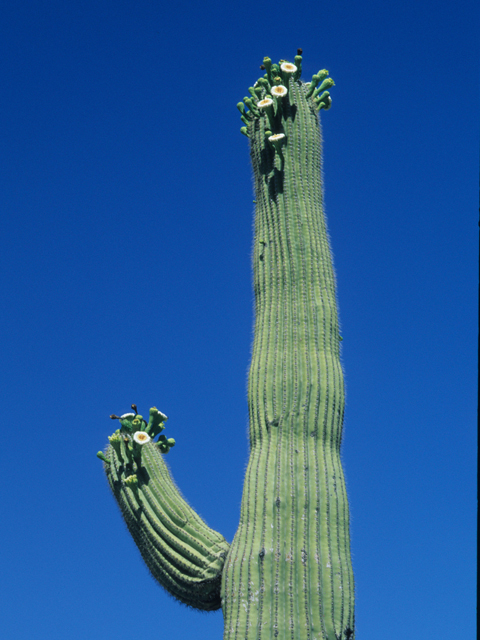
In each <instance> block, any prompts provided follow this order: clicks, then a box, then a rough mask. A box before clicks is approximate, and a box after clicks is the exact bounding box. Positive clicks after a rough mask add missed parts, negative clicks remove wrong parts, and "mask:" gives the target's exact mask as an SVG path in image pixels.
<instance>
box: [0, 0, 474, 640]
mask: <svg viewBox="0 0 480 640" xmlns="http://www.w3.org/2000/svg"><path fill="white" fill-rule="evenodd" d="M162 7H164V8H162ZM0 36H1V37H0V69H1V72H0V73H1V75H0V77H1V97H0V118H1V133H0V137H1V153H0V162H1V168H0V211H1V217H2V222H1V237H0V242H1V251H0V284H1V300H2V305H1V310H0V319H1V334H2V339H1V362H2V372H1V394H2V412H3V416H4V418H3V423H4V428H3V433H4V445H3V456H2V466H1V475H2V478H3V482H2V488H1V492H2V508H3V517H2V524H1V527H0V543H1V549H2V563H1V572H0V628H1V632H0V633H1V637H2V639H3V640H65V639H67V640H70V639H71V640H77V639H78V640H100V639H101V640H105V639H107V640H108V639H109V638H115V640H124V639H125V640H127V639H130V638H142V640H167V639H168V640H184V639H185V638H195V639H196V640H197V639H198V640H204V639H205V640H207V639H208V640H214V639H215V638H216V639H218V640H220V639H221V637H222V628H223V624H222V615H221V612H217V613H215V614H209V615H207V614H200V613H197V612H194V611H190V610H187V609H186V608H184V607H182V606H181V605H180V604H178V603H177V602H176V601H174V600H172V599H171V598H170V597H168V596H167V595H166V594H165V593H164V592H163V591H162V590H161V588H160V587H158V586H157V585H156V584H155V583H154V582H153V580H152V579H151V578H150V576H149V574H148V572H147V570H146V568H145V567H144V566H143V564H142V561H141V559H140V556H139V554H138V552H137V550H136V548H135V546H134V544H133V542H132V541H131V540H130V538H129V534H128V533H127V531H126V529H125V526H124V525H123V523H122V520H121V517H120V513H119V511H118V510H117V507H116V505H115V503H114V501H113V498H112V497H111V495H110V493H109V489H108V486H107V484H106V481H105V479H104V477H103V472H102V464H101V462H100V461H99V460H98V459H97V458H96V457H95V453H96V452H97V451H98V450H99V449H102V448H103V447H104V446H105V443H106V438H107V435H108V434H110V433H111V432H112V430H113V426H114V425H113V423H112V422H111V421H110V420H109V418H108V416H109V414H110V413H123V412H126V411H127V410H128V409H129V407H130V404H131V403H132V402H134V403H136V404H137V405H138V408H139V411H140V412H141V413H142V412H143V413H145V412H147V411H148V408H149V407H150V406H153V405H156V406H157V407H158V408H159V409H161V410H162V411H163V412H165V413H166V414H167V415H169V416H170V420H169V422H168V429H167V432H168V436H169V437H170V436H173V437H175V438H176V440H177V446H176V447H175V449H174V450H173V451H172V452H171V453H170V454H169V457H168V461H169V463H170V467H171V469H172V472H173V475H174V477H175V479H176V481H177V483H178V484H179V486H180V487H181V489H182V492H183V493H184V495H185V496H186V498H187V499H188V500H189V501H190V503H191V504H192V505H193V506H194V507H195V508H196V509H197V510H198V511H199V512H200V513H201V514H202V515H203V516H204V518H205V519H206V520H207V522H208V523H209V524H210V526H212V527H213V528H215V529H217V530H219V531H221V532H222V533H223V534H224V535H225V537H226V538H227V539H228V540H231V539H232V537H233V535H234V533H235V530H236V527H237V523H238V518H239V505H240V499H241V492H242V485H243V474H244V470H245V466H246V462H247V458H248V450H247V438H246V430H247V404H246V376H247V370H248V364H249V357H250V346H251V340H252V325H253V316H252V300H253V294H252V289H251V270H250V251H251V232H252V219H253V204H252V200H253V194H252V179H251V172H250V164H249V154H248V141H247V139H246V138H245V137H244V136H242V135H241V134H240V126H241V124H242V123H241V122H240V119H239V113H238V111H237V109H236V103H237V102H238V101H239V100H241V99H242V98H243V97H244V96H245V95H246V93H247V88H248V86H249V85H251V84H252V82H253V81H255V80H256V79H257V77H258V75H259V69H258V67H259V65H260V64H261V61H262V59H263V57H264V56H265V55H269V56H270V57H272V58H273V59H274V60H278V59H280V58H287V59H288V58H290V59H292V58H293V56H294V55H295V52H296V49H297V47H302V48H303V51H304V78H307V79H309V78H310V77H311V75H312V73H314V72H316V71H317V70H318V69H321V68H324V67H325V68H327V69H328V70H329V71H330V74H331V76H332V77H333V78H334V80H335V82H336V86H335V87H334V89H333V90H332V96H333V108H332V109H331V110H330V111H329V112H328V113H324V115H322V123H323V132H324V141H325V145H324V172H325V184H326V196H325V197H326V206H327V214H328V221H329V230H330V236H331V241H332V247H333V252H334V254H335V268H336V273H337V284H338V299H339V307H340V318H341V322H342V333H343V337H344V341H343V354H342V358H343V364H344V369H345V376H346V382H347V394H348V397H347V411H346V422H345V438H344V446H343V461H344V466H345V472H346V477H347V485H348V490H349V498H350V508H351V516H352V524H351V535H352V550H353V560H354V572H355V578H356V588H357V605H356V606H357V640H367V639H368V640H384V639H385V638H387V637H388V639H389V640H405V638H408V639H409V640H410V639H412V640H413V639H415V638H438V639H443V638H445V639H447V638H448V639H449V640H450V639H454V638H459V639H460V638H461V639H462V640H468V639H469V638H473V637H474V633H475V630H474V622H475V561H476V558H475V551H476V545H475V521H476V515H475V509H476V502H475V492H476V482H475V480H476V467H475V465H476V457H475V456H476V382H477V374H476V361H477V264H478V226H477V220H478V154H479V151H478V142H479V135H478V133H479V127H478V116H479V82H478V79H479V47H478V42H479V7H478V4H477V2H476V1H474V0H457V1H455V2H453V1H450V2H442V1H441V0H440V1H439V0H435V1H434V0H418V1H416V2H413V1H412V2H410V1H407V2H405V1H402V2H399V1H398V0H391V1H390V2H385V1H383V0H382V1H380V0H365V1H364V2H361V3H353V2H348V1H346V0H337V1H336V2H330V3H312V2H306V1H304V0H300V1H296V2H291V3H285V2H275V3H273V2H269V1H268V0H266V1H265V2H258V3H248V2H237V3H230V2H219V1H212V0H206V1H205V2H199V1H196V2H185V3H182V4H178V3H174V2H168V3H167V2H163V3H162V2H159V1H158V0H157V1H155V2H154V1H153V0H152V1H150V0H136V1H135V2H133V1H132V0H116V1H115V2H113V1H111V0H96V1H95V2H92V1H91V0H85V1H83V2H74V1H73V0H72V1H69V2H68V1H67V2H63V1H62V2H61V1H51V0H41V1H31V2H27V1H25V0H17V1H16V2H9V3H5V2H4V3H3V4H2V8H1V10H0ZM322 114H323V112H322ZM167 432H166V433H167Z"/></svg>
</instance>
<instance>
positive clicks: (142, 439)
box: [133, 431, 151, 444]
mask: <svg viewBox="0 0 480 640" xmlns="http://www.w3.org/2000/svg"><path fill="white" fill-rule="evenodd" d="M133 439H134V440H135V442H136V443H137V444H146V443H147V442H150V440H151V438H150V436H149V435H148V433H145V431H137V432H136V433H135V434H134V435H133Z"/></svg>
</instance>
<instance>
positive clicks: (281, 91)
mask: <svg viewBox="0 0 480 640" xmlns="http://www.w3.org/2000/svg"><path fill="white" fill-rule="evenodd" d="M272 94H273V95H274V96H275V97H276V98H283V96H286V95H287V87H284V86H283V84H277V85H276V86H275V87H272Z"/></svg>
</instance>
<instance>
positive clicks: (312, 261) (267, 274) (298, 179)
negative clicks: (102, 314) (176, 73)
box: [99, 50, 354, 640]
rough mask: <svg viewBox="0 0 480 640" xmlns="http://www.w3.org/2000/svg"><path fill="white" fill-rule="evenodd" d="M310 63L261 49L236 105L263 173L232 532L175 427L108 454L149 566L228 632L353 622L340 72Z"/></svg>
mask: <svg viewBox="0 0 480 640" xmlns="http://www.w3.org/2000/svg"><path fill="white" fill-rule="evenodd" d="M301 63H302V56H301V51H300V50H299V51H298V53H297V56H296V57H295V64H293V63H290V62H287V61H284V60H282V61H280V63H279V64H273V63H272V61H271V60H270V58H265V59H264V63H263V65H262V66H263V68H264V69H265V71H266V73H265V75H264V76H263V77H262V78H260V79H259V80H258V81H257V82H256V83H255V85H254V86H253V87H250V88H249V90H248V91H249V94H250V97H247V98H244V100H243V102H241V103H239V104H238V105H237V107H238V109H239V111H240V114H241V120H242V123H243V125H244V126H242V128H241V132H242V133H243V134H244V135H246V136H247V137H248V138H249V141H250V153H251V160H252V166H253V173H254V182H255V201H256V210H255V230H254V242H253V272H254V293H255V334H254V342H253V349H252V360H251V365H250V373H249V382H248V405H249V417H250V429H249V439H250V459H249V463H248V467H247V471H246V475H245V483H244V491H243V497H242V504H241V511H240V523H239V527H238V530H237V533H236V534H235V537H234V540H233V542H232V544H231V545H230V546H229V545H228V543H226V541H225V540H224V539H223V538H222V537H221V536H220V534H217V533H216V532H213V531H212V530H211V529H209V528H208V527H207V525H205V523H203V521H201V522H200V523H199V522H198V521H199V520H200V519H199V518H198V516H196V514H195V515H194V513H193V512H192V510H191V509H190V507H188V505H186V503H185V502H184V500H183V498H181V496H180V495H179V493H178V491H177V489H176V487H175V485H174V484H173V481H172V480H171V478H170V476H169V475H168V471H167V470H166V467H164V463H163V460H162V453H161V452H162V451H163V453H167V452H168V447H167V449H166V450H165V447H166V446H167V445H166V440H163V444H160V449H159V445H158V444H156V443H154V442H153V441H152V442H145V444H138V443H137V444H136V445H135V446H136V447H137V449H135V447H132V453H130V454H129V451H128V448H129V446H130V445H129V441H130V440H129V439H131V438H132V433H131V432H130V433H129V434H128V436H127V440H126V441H122V442H123V444H122V445H121V446H122V447H123V448H124V450H123V449H122V451H120V450H119V445H118V443H115V442H112V441H111V442H112V444H111V445H110V447H109V448H108V449H107V451H106V452H105V454H102V455H100V454H99V457H102V456H103V458H102V459H104V461H105V464H104V467H105V471H106V473H107V476H108V477H109V480H110V484H111V486H112V489H113V491H114V495H115V497H116V498H117V501H118V503H119V505H120V508H121V509H122V512H123V514H124V517H125V520H126V521H127V524H128V526H129V528H130V530H131V532H132V535H133V536H134V538H135V540H136V542H137V544H138V546H139V547H140V550H141V552H142V555H143V557H144V559H145V561H146V562H147V565H148V566H149V568H150V570H151V571H152V574H153V575H154V577H156V578H157V580H158V581H159V582H160V584H162V585H163V586H164V587H165V588H167V589H168V590H169V591H170V592H171V593H172V594H173V595H175V596H176V597H178V598H179V599H180V600H181V601H182V602H186V603H187V604H192V601H194V602H196V601H195V598H190V596H189V593H195V597H196V594H197V591H198V584H197V582H199V583H200V584H201V585H202V588H201V589H200V591H201V590H202V589H204V590H205V589H206V588H205V585H209V589H210V590H208V589H206V591H207V592H208V593H207V596H206V597H205V598H204V600H202V599H201V598H198V602H196V604H192V606H197V607H198V608H207V609H208V608H211V609H213V608H218V606H219V602H220V599H221V606H222V609H223V614H224V619H225V631H224V640H234V639H235V640H244V639H245V640H267V639H268V640H273V639H275V638H280V639H281V640H284V639H286V638H291V639H292V640H349V639H351V638H353V637H354V580H353V572H352V564H351V557H350V537H349V535H350V534H349V509H348V500H347V494H346V488H345V480H344V475H343V469H342V465H341V460H340V447H341V442H342V427H343V414H344V405H345V392H344V382H343V372H342V367H341V364H340V341H341V337H340V334H339V323H338V314H337V304H336V291H335V276H334V271H333V264H332V256H331V251H330V246H329V241H328V235H327V228H326V220H325V215H324V210H323V184H322V164H321V162H322V160H321V157H322V139H321V129H320V122H319V118H318V112H319V111H320V110H322V109H324V110H327V109H329V108H330V107H331V103H332V101H331V97H330V92H329V89H330V88H331V87H332V86H333V85H334V83H333V80H331V78H329V77H328V72H327V71H326V70H321V71H319V72H318V73H317V74H315V75H314V76H313V79H312V82H311V83H304V82H302V81H301V80H300V73H301ZM130 420H131V419H130ZM123 422H125V421H122V424H123ZM129 424H131V423H129ZM144 431H145V433H146V434H147V435H148V436H149V437H150V436H151V437H152V438H154V437H155V436H156V435H157V432H155V435H153V432H152V433H150V431H149V429H148V427H147V428H145V429H144ZM154 431H155V430H154ZM142 438H143V440H146V438H145V436H141V437H140V440H142ZM161 438H164V436H160V438H159V441H160V439H161ZM136 441H138V436H137V437H136ZM134 444H135V443H134ZM114 445H115V446H114ZM162 447H164V449H162ZM140 450H141V451H142V452H145V454H144V453H142V454H141V458H139V457H138V456H139V455H140V454H139V453H138V451H140ZM119 451H120V454H121V455H122V457H123V458H124V459H125V460H127V459H128V460H131V462H130V467H131V468H129V469H127V468H126V467H127V466H128V464H127V463H121V461H120V459H119ZM100 453H101V452H100ZM135 455H136V456H137V457H136V458H135ZM132 456H133V457H132ZM132 471H135V473H136V476H137V480H131V479H130V476H131V475H132ZM128 473H129V474H130V476H128V477H127V476H126V474H128ZM188 510H190V511H188ZM191 523H192V525H193V523H195V526H192V527H190V524H191ZM192 576H193V582H192ZM195 580H197V582H195ZM220 580H221V587H220V584H219V581H220ZM212 581H213V582H215V581H216V582H215V587H214V588H212V587H211V585H212V584H213V582H212ZM194 585H196V586H194ZM195 589H197V591H195ZM215 590H216V591H215ZM213 591H215V596H214V597H213V595H212V594H213ZM189 598H190V599H189ZM212 602H215V604H214V605H212V604H211V603H212Z"/></svg>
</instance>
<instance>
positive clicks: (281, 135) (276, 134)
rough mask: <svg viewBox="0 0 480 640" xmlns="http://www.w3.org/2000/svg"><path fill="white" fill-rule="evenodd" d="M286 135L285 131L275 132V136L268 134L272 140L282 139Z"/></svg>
mask: <svg viewBox="0 0 480 640" xmlns="http://www.w3.org/2000/svg"><path fill="white" fill-rule="evenodd" d="M284 137H285V134H284V133H274V134H273V136H268V139H269V141H270V142H276V141H277V140H281V139H282V138H284Z"/></svg>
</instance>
